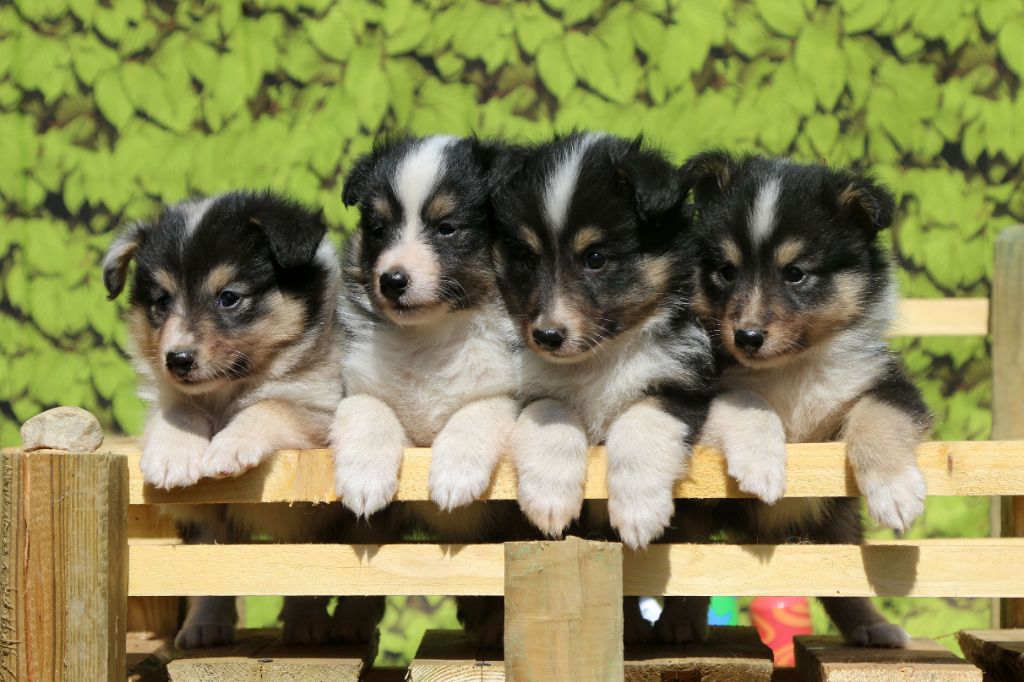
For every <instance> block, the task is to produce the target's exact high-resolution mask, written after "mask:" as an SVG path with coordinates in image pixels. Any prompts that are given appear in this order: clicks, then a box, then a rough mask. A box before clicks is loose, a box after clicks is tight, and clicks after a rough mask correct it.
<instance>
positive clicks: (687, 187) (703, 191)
mask: <svg viewBox="0 0 1024 682" xmlns="http://www.w3.org/2000/svg"><path fill="white" fill-rule="evenodd" d="M738 168H739V162H738V161H737V160H736V158H735V157H733V156H732V155H731V154H729V153H728V152H726V151H723V150H721V149H712V150H710V151H706V152H701V153H700V154H697V155H696V156H693V157H691V158H689V159H688V160H687V161H686V163H684V164H683V166H682V168H680V169H679V176H680V179H681V183H682V186H683V193H684V194H689V193H690V192H691V191H692V192H693V198H694V200H695V201H697V202H698V203H699V202H704V201H707V200H709V199H711V198H712V197H715V196H717V195H719V194H722V193H723V192H725V190H727V189H728V188H729V185H731V184H732V179H733V177H735V175H736V170H737V169H738Z"/></svg>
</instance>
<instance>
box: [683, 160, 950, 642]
mask: <svg viewBox="0 0 1024 682" xmlns="http://www.w3.org/2000/svg"><path fill="white" fill-rule="evenodd" d="M683 176H684V184H685V185H687V186H690V187H692V188H693V191H694V197H695V203H694V210H695V232H696V234H697V235H698V239H699V242H700V263H699V267H698V269H697V273H698V275H697V279H698V289H697V293H696V295H695V296H694V309H695V310H697V311H698V313H699V314H700V316H701V319H702V320H703V321H704V323H705V324H706V326H707V328H708V330H709V331H710V333H711V335H712V338H713V339H714V341H715V342H716V347H717V348H718V349H719V351H720V352H719V358H720V361H721V363H722V365H721V379H720V388H719V391H720V393H719V396H718V397H717V398H716V400H715V402H714V404H713V406H712V409H711V414H710V416H709V418H708V422H707V424H706V426H705V436H704V438H705V440H706V442H708V443H709V444H712V445H716V446H718V447H720V448H721V449H722V450H723V452H724V454H725V457H726V459H727V461H728V466H729V472H730V474H731V475H732V476H733V477H735V478H736V480H737V481H738V483H739V485H740V488H742V489H743V490H745V491H747V492H750V493H753V494H755V495H757V496H758V497H759V498H760V499H761V500H763V501H764V502H767V503H768V504H764V503H761V502H756V501H744V502H728V503H726V502H723V503H721V507H720V508H719V510H718V513H719V516H720V518H721V519H722V520H723V521H725V523H726V525H732V526H733V528H734V529H737V530H738V531H739V532H740V534H741V535H743V536H745V537H746V538H748V539H749V540H752V541H758V542H779V541H785V540H787V539H791V538H802V539H805V540H806V539H809V540H811V541H814V542H825V543H859V542H861V541H862V539H863V532H862V529H861V520H860V512H859V506H858V501H857V500H850V499H814V498H810V499H799V498H787V499H780V498H781V497H782V494H783V492H784V487H785V461H786V460H785V458H786V450H785V443H786V442H787V440H788V441H789V442H796V443H799V442H818V441H830V440H842V441H844V442H845V443H846V446H847V456H848V458H849V461H850V464H851V465H852V468H853V473H854V476H855V478H856V480H857V484H858V486H859V487H860V489H861V491H862V492H863V494H864V495H865V497H866V498H867V507H868V511H869V512H870V514H871V516H872V518H874V519H875V521H877V522H878V523H879V524H881V525H884V526H888V527H890V528H894V529H896V530H899V531H903V530H906V529H907V528H908V527H909V526H910V524H911V523H912V522H913V520H914V519H915V518H916V517H917V516H918V515H919V514H920V513H921V511H922V510H923V507H924V497H925V482H924V479H923V477H922V475H921V473H920V471H919V470H918V468H917V460H916V457H915V449H916V447H917V445H918V444H919V443H920V442H921V440H922V439H923V438H924V437H925V434H926V433H927V431H928V429H929V427H930V424H931V417H930V415H929V413H928V410H927V408H926V407H925V405H924V403H923V402H922V399H921V396H920V394H919V392H918V391H917V389H916V388H915V387H914V386H913V384H911V383H910V381H909V380H908V379H907V378H906V376H905V375H904V373H903V370H902V368H901V366H900V363H899V361H898V359H897V358H896V357H895V356H894V355H893V354H892V353H891V352H890V351H889V350H888V348H887V345H886V340H885V336H886V333H887V332H888V330H889V328H890V325H891V323H892V321H893V319H894V317H895V315H896V307H897V306H896V301H897V298H896V287H895V282H894V279H893V277H892V273H891V269H890V259H889V257H888V255H887V254H886V253H885V251H884V249H883V247H882V244H881V243H880V239H879V232H880V231H881V230H883V229H885V228H886V227H888V226H889V225H890V224H891V222H892V218H893V211H894V208H895V206H894V201H893V198H892V196H891V195H890V194H889V192H888V191H887V190H885V189H884V188H883V187H882V186H880V185H879V184H877V183H876V182H874V181H873V180H872V179H871V178H869V177H864V176H858V175H855V174H852V173H849V172H846V171H842V170H833V169H829V168H826V167H824V166H817V165H802V164H796V163H793V162H790V161H787V160H784V159H768V158H763V157H757V156H748V157H733V156H730V155H728V154H726V153H723V152H715V151H712V152H707V153H704V154H701V155H698V156H696V157H694V158H693V159H691V160H690V161H689V162H687V163H686V165H685V166H684V168H683ZM730 517H731V518H730ZM822 601H823V603H824V605H825V608H826V610H827V611H828V613H829V615H830V617H831V618H832V620H833V622H834V623H835V624H836V626H837V627H838V628H839V629H840V630H841V631H842V633H843V635H844V636H845V637H846V639H847V640H848V641H850V642H853V643H856V644H860V645H865V646H890V647H892V646H903V645H905V643H906V641H907V635H906V633H905V632H904V631H903V630H902V629H901V628H899V627H897V626H895V625H892V624H890V623H888V622H887V621H886V620H885V619H884V617H883V616H882V615H881V614H880V613H878V611H877V610H876V609H875V608H874V606H872V604H871V603H870V602H869V601H868V600H867V599H838V598H829V599H823V600H822Z"/></svg>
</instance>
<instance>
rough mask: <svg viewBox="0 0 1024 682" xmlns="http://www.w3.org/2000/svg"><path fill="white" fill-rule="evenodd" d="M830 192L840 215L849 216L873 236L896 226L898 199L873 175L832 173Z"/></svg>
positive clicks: (843, 172) (844, 172)
mask: <svg viewBox="0 0 1024 682" xmlns="http://www.w3.org/2000/svg"><path fill="white" fill-rule="evenodd" d="M827 191H829V192H831V193H832V200H833V201H834V202H835V205H836V208H837V209H838V210H839V212H840V215H845V216H847V217H849V218H850V219H852V220H853V221H854V222H856V223H857V224H858V225H860V226H861V227H862V228H864V229H865V230H867V231H868V232H869V233H870V234H871V235H872V236H874V235H876V234H878V233H879V232H880V231H882V230H884V229H885V228H887V227H889V226H890V225H892V219H893V213H895V211H896V200H895V199H894V198H893V196H892V193H891V192H890V191H889V190H888V189H887V188H886V187H885V186H884V185H882V184H880V183H879V182H877V181H876V180H875V179H874V178H873V177H871V176H867V175H854V174H853V173H849V172H846V171H839V172H836V173H834V174H833V175H832V178H831V182H830V183H829V188H828V190H827Z"/></svg>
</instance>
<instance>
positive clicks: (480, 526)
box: [331, 136, 518, 643]
mask: <svg viewBox="0 0 1024 682" xmlns="http://www.w3.org/2000/svg"><path fill="white" fill-rule="evenodd" d="M492 155H493V148H492V147H491V146H489V145H487V144H484V143H481V142H479V141H477V140H475V139H458V138H454V137H447V136H434V137H427V138H401V139H392V140H386V141H382V142H379V143H378V144H377V145H375V147H374V149H373V151H372V152H370V153H368V154H366V155H365V156H363V157H362V158H361V159H359V161H358V162H357V163H356V165H355V167H354V168H353V169H352V171H351V173H350V174H349V175H348V177H347V178H346V180H345V186H344V191H343V195H342V199H343V201H344V202H345V204H346V205H348V206H352V205H356V204H358V205H359V208H360V222H359V228H358V229H357V230H356V231H355V232H354V233H353V234H352V236H351V237H350V239H349V242H348V245H347V249H346V253H345V263H344V270H343V278H344V295H343V300H342V303H341V315H342V318H343V321H344V324H345V331H346V339H345V344H344V348H345V350H344V361H343V374H344V386H345V398H344V400H342V401H341V404H340V405H339V406H338V409H337V415H336V418H335V421H334V426H333V429H332V435H331V442H332V447H333V450H334V456H335V466H336V478H335V482H336V487H337V490H338V494H339V496H340V497H341V500H342V502H343V503H344V504H345V505H346V506H347V507H349V508H350V509H351V510H352V511H354V512H355V513H356V514H358V515H360V516H370V515H371V514H373V513H375V512H377V511H378V510H380V509H382V508H384V507H385V506H386V505H387V504H388V503H389V502H390V501H391V499H392V497H393V496H394V494H395V491H396V488H397V486H398V470H399V465H400V463H401V460H402V454H403V449H404V448H406V447H411V446H419V447H427V446H432V447H433V459H432V462H431V466H430V474H429V489H430V496H431V499H433V500H434V501H435V502H436V503H437V504H438V505H439V506H440V507H441V509H442V510H443V512H447V513H437V512H436V510H434V512H433V513H426V514H425V515H424V514H416V516H418V517H419V518H418V519H417V520H418V521H424V522H426V524H427V525H428V526H429V528H430V530H431V532H432V534H433V535H434V537H435V539H439V540H442V541H445V542H465V541H481V540H485V539H487V537H486V533H487V531H488V529H494V527H495V524H494V523H492V522H491V521H490V520H489V518H488V517H489V515H490V514H491V512H492V510H493V509H494V506H493V505H491V504H488V505H473V506H472V507H470V508H466V506H467V505H469V504H470V503H471V502H473V501H474V500H476V499H478V498H479V497H480V496H481V495H482V494H483V493H484V491H485V490H486V488H487V486H488V485H489V483H490V480H491V475H492V473H493V470H494V467H495V465H496V464H497V462H498V460H499V458H500V457H501V456H502V454H503V453H504V452H505V451H506V450H507V447H508V439H509V435H510V433H511V430H512V427H513V425H514V423H515V418H516V414H517V405H516V402H515V400H514V397H513V396H514V393H515V389H516V374H517V372H516V367H517V362H518V360H517V355H518V351H517V344H516V336H515V332H514V330H513V328H512V325H511V322H510V321H509V319H508V315H507V314H506V312H505V310H504V307H503V305H502V302H501V297H500V295H499V293H498V290H497V285H496V283H495V273H494V268H493V265H492V263H491V244H492V237H493V235H492V230H491V226H490V221H489V206H488V202H487V199H488V188H487V185H486V179H485V173H486V169H487V165H488V163H489V159H490V158H491V156H492ZM477 507H484V508H483V509H479V508H477ZM420 511H422V507H421V508H420ZM468 604H469V602H467V600H462V603H461V604H460V607H461V610H462V612H463V615H464V616H465V620H466V626H467V628H469V629H470V630H476V631H478V633H479V634H480V636H481V637H482V639H484V640H485V641H486V642H488V643H497V642H499V641H500V637H501V627H502V622H501V621H502V616H501V610H500V608H497V603H495V602H493V601H491V602H487V603H486V605H485V608H484V612H483V613H477V614H471V613H468V612H467V609H470V608H471V607H470V606H468ZM484 621H486V622H484Z"/></svg>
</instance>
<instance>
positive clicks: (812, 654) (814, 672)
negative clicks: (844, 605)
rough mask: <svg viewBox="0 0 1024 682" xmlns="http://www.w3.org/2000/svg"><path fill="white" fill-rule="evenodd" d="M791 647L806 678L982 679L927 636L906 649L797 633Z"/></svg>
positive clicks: (890, 681)
mask: <svg viewBox="0 0 1024 682" xmlns="http://www.w3.org/2000/svg"><path fill="white" fill-rule="evenodd" d="M793 649H794V653H795V654H796V668H797V670H798V671H800V674H801V675H803V677H804V680H806V682H982V674H981V670H979V669H978V668H977V667H975V666H974V665H972V664H971V663H969V662H967V661H964V660H963V659H961V658H958V657H957V656H956V655H954V654H953V653H951V652H950V651H949V650H947V649H946V648H945V647H943V646H942V645H941V644H938V643H937V642H934V641H932V640H930V639H916V638H915V639H913V640H911V642H910V645H909V646H908V647H907V648H906V649H867V648H863V647H856V646H850V645H848V644H843V643H842V642H841V641H840V640H839V639H838V638H836V637H827V636H820V635H798V636H797V637H796V638H794V647H793Z"/></svg>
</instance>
